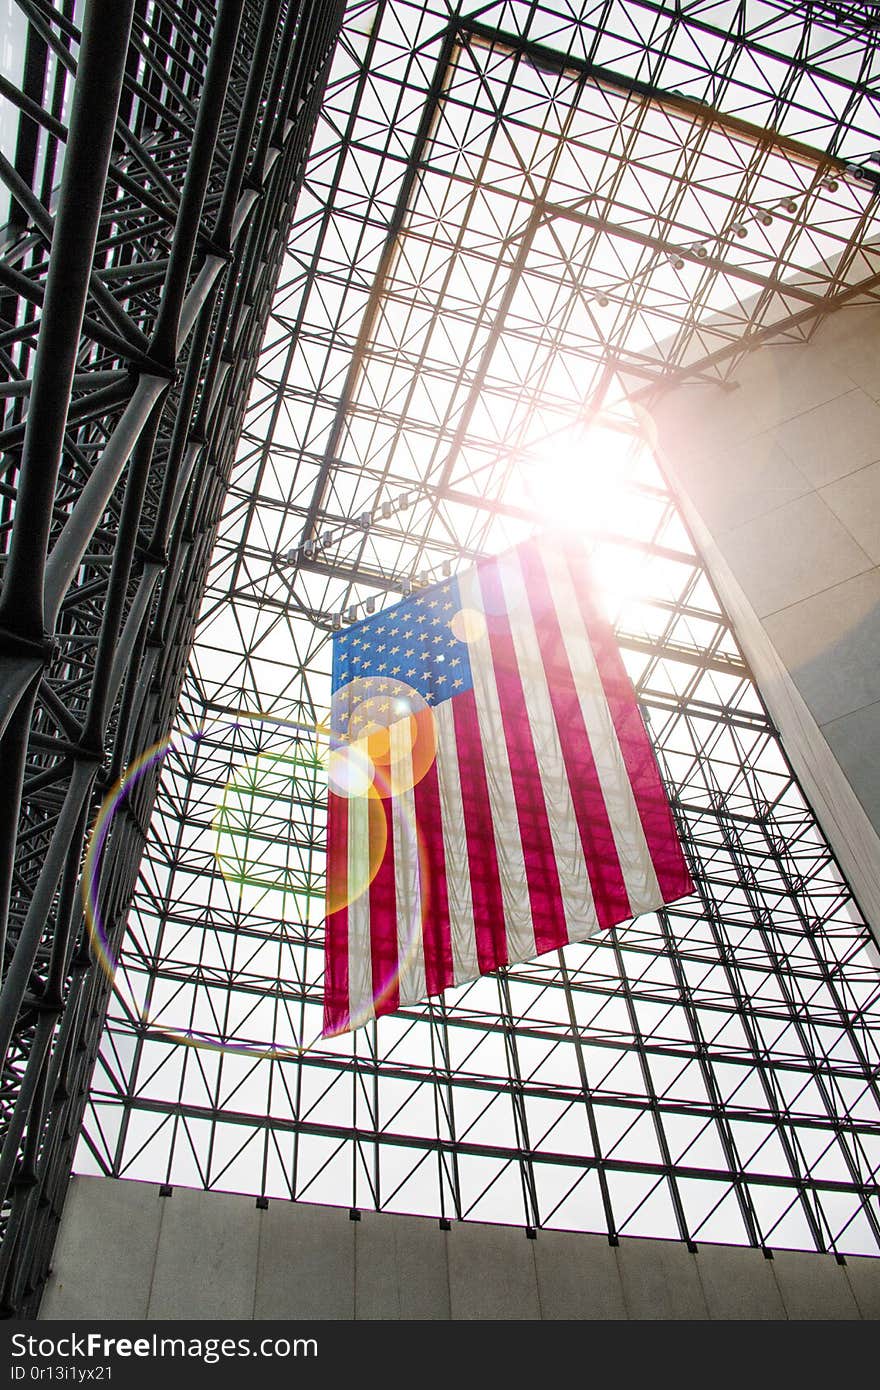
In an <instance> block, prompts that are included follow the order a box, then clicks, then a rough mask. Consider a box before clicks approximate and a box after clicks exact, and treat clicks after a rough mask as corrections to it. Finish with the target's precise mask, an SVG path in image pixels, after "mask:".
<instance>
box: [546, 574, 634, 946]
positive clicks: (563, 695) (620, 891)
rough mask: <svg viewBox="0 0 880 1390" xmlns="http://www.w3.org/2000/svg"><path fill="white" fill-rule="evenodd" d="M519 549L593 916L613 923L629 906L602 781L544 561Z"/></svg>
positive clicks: (603, 924)
mask: <svg viewBox="0 0 880 1390" xmlns="http://www.w3.org/2000/svg"><path fill="white" fill-rule="evenodd" d="M519 553H520V558H521V562H522V568H523V574H524V576H525V580H526V589H527V591H528V595H529V603H530V606H531V609H532V616H533V619H534V624H535V633H536V636H537V639H538V646H539V648H540V652H541V661H542V663H543V666H544V671H545V673H546V676H547V688H548V691H549V694H550V704H551V706H552V708H553V715H554V718H555V720H556V729H557V732H558V734H559V743H560V746H561V748H562V757H563V761H564V763H565V770H566V773H567V774H568V785H569V791H570V792H571V800H572V806H573V808H574V814H575V820H576V822H577V827H578V831H579V834H580V840H581V845H582V847H583V851H584V859H585V860H586V864H587V871H588V873H589V876H590V886H591V887H592V890H593V900H594V902H595V905H596V916H597V918H598V921H599V926H600V927H613V926H615V925H616V923H618V922H623V921H625V920H626V919H627V918H628V917H629V916H630V915H631V912H630V903H629V894H628V893H627V891H626V883H625V881H624V877H623V871H622V869H621V867H620V859H619V857H618V853H617V845H616V844H615V842H614V834H613V831H612V829H611V821H610V819H609V817H608V808H607V806H606V804H605V796H604V793H603V791H602V783H601V781H600V778H599V773H598V771H597V769H596V760H595V758H594V756H593V750H592V748H591V746H590V736H589V734H588V732H587V728H586V725H585V723H584V716H583V711H582V709H581V702H580V699H579V697H578V693H577V688H576V686H575V683H574V677H573V676H572V673H571V665H570V662H569V659H568V653H567V651H566V649H565V641H564V639H563V636H562V630H561V628H560V626H559V621H558V618H557V614H556V605H555V604H554V602H553V596H552V594H551V591H550V585H549V582H548V580H547V576H546V574H545V572H544V566H543V564H542V563H541V558H540V556H539V554H538V552H537V550H536V549H535V547H534V546H523V547H522V548H521V550H520V552H519Z"/></svg>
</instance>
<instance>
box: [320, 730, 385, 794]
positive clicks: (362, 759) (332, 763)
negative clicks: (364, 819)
mask: <svg viewBox="0 0 880 1390" xmlns="http://www.w3.org/2000/svg"><path fill="white" fill-rule="evenodd" d="M375 775H376V768H375V766H374V764H373V761H372V759H371V758H370V756H369V753H368V751H367V749H366V748H364V747H363V745H361V744H356V743H346V744H343V745H342V747H341V748H332V749H331V750H330V757H329V759H328V763H327V780H328V782H329V784H330V790H331V791H333V792H335V793H336V795H337V796H341V797H345V798H347V799H350V798H351V797H353V796H366V794H367V792H368V791H369V789H370V787H371V786H372V784H373V778H374V777H375Z"/></svg>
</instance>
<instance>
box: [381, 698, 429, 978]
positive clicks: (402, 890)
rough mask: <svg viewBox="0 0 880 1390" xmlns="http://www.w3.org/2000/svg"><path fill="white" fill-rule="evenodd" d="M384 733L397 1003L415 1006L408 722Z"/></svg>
mask: <svg viewBox="0 0 880 1390" xmlns="http://www.w3.org/2000/svg"><path fill="white" fill-rule="evenodd" d="M388 732H389V735H390V739H391V825H392V833H393V839H394V892H395V898H396V902H397V961H398V967H399V970H400V977H399V982H398V983H399V991H400V1002H401V1004H417V1003H419V1001H420V1000H422V999H424V997H425V994H426V988H425V953H424V946H423V943H422V894H421V887H420V884H419V848H418V836H417V832H416V808H415V798H414V796H413V785H412V783H413V766H412V738H411V734H410V721H409V720H408V719H399V720H398V721H397V723H396V724H392V725H391V728H390V729H389V730H388Z"/></svg>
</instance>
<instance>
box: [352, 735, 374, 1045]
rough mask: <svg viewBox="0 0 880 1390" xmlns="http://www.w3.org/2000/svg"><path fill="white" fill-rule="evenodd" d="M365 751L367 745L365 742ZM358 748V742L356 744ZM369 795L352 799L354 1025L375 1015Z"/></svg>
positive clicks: (364, 1021)
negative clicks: (355, 893) (354, 891)
mask: <svg viewBox="0 0 880 1390" xmlns="http://www.w3.org/2000/svg"><path fill="white" fill-rule="evenodd" d="M362 746H363V749H364V752H366V746H365V745H362ZM352 747H355V745H352ZM369 811H370V808H369V798H368V797H366V796H351V797H349V798H348V886H349V893H351V892H352V889H355V890H356V891H357V896H356V897H353V898H352V899H351V901H350V902H349V904H348V1008H349V1014H350V1016H351V1019H352V1023H353V1026H354V1027H357V1026H358V1024H359V1023H366V1022H367V1020H368V1019H371V1018H375V1016H376V1015H375V1010H374V1008H373V960H372V951H371V949H370V890H369V887H368V886H367V885H368V883H369V878H370V868H369V864H370V823H369Z"/></svg>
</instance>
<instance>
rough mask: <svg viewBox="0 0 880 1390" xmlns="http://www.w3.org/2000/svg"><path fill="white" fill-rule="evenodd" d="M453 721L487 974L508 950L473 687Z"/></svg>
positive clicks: (458, 702)
mask: <svg viewBox="0 0 880 1390" xmlns="http://www.w3.org/2000/svg"><path fill="white" fill-rule="evenodd" d="M452 722H453V725H454V728H455V743H456V747H457V749H458V766H459V773H460V777H461V809H462V814H463V817H464V826H465V834H466V836H467V852H468V871H469V873H470V880H471V901H472V903H473V908H474V936H475V938H476V946H477V961H478V963H479V966H480V973H481V974H482V975H485V974H487V973H488V972H489V971H490V970H496V969H497V968H498V967H499V966H501V965H506V964H507V962H508V954H507V934H506V932H505V929H504V899H503V898H502V896H501V879H500V877H499V874H498V857H497V854H496V852H495V831H494V829H493V825H492V807H491V804H490V802H489V787H488V785H487V782H486V768H485V764H484V762H483V742H482V739H481V738H480V726H479V724H478V722H477V706H476V702H475V700H474V692H473V690H465V691H462V693H461V694H460V695H456V696H455V697H454V699H453V701H452Z"/></svg>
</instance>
